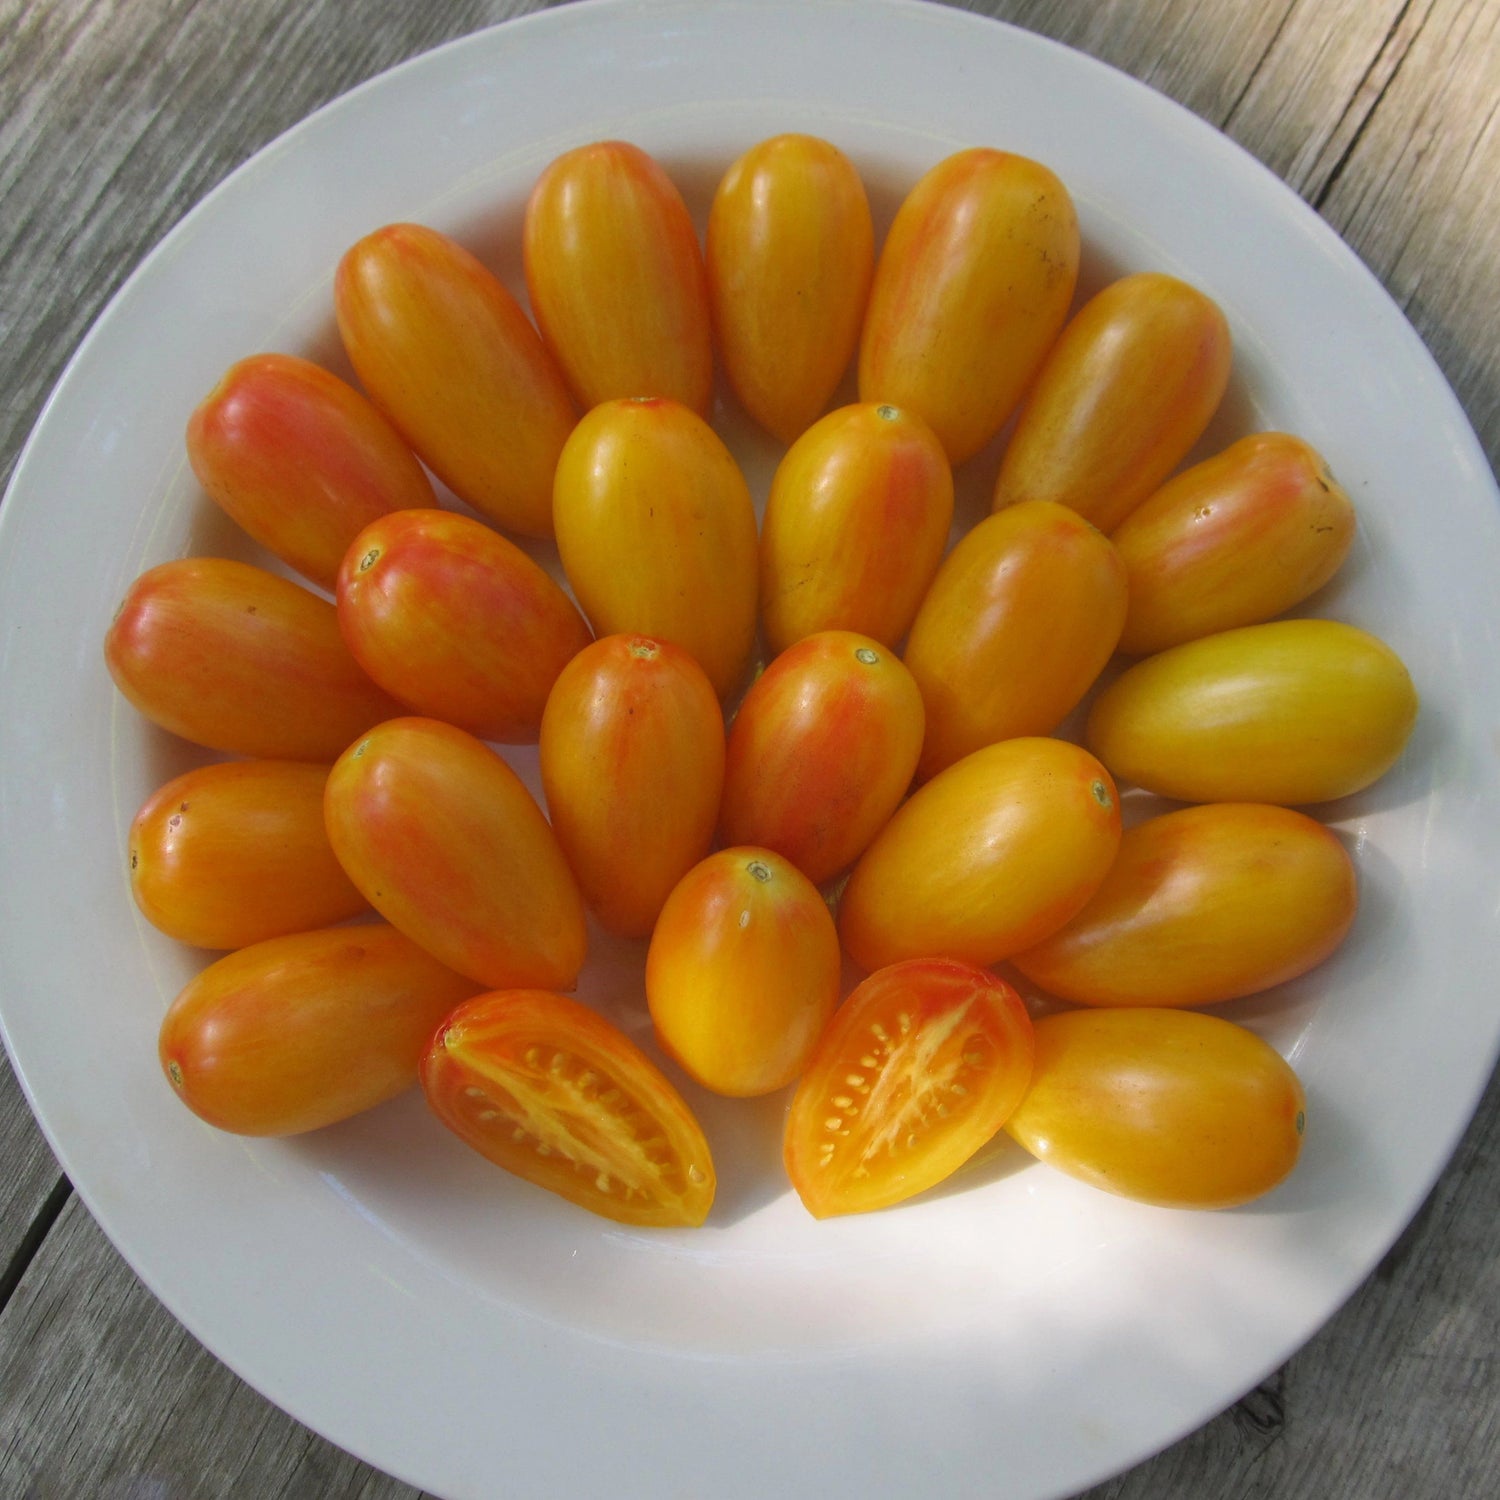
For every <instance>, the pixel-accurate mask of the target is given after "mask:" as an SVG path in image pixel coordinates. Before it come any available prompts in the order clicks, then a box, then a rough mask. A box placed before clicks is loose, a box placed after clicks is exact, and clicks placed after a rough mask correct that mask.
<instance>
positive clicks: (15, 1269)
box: [0, 1176, 73, 1313]
mask: <svg viewBox="0 0 1500 1500" xmlns="http://www.w3.org/2000/svg"><path fill="white" fill-rule="evenodd" d="M72 1196H73V1184H72V1183H71V1182H69V1181H68V1179H67V1178H66V1177H62V1176H60V1177H59V1178H58V1179H57V1181H56V1182H55V1183H53V1185H52V1191H51V1192H50V1193H48V1194H47V1196H46V1197H45V1198H44V1199H43V1200H42V1206H41V1207H40V1208H39V1209H38V1210H37V1211H36V1215H35V1217H34V1218H33V1219H32V1221H31V1223H30V1224H29V1225H27V1228H26V1233H25V1234H23V1235H22V1236H21V1243H20V1244H19V1245H17V1246H16V1248H15V1251H14V1252H13V1254H12V1255H11V1257H10V1261H9V1263H8V1264H7V1265H6V1267H5V1269H4V1270H3V1271H0V1313H3V1312H4V1311H5V1309H6V1307H7V1306H8V1305H9V1304H10V1299H11V1297H12V1296H13V1295H14V1294H15V1290H16V1288H17V1287H18V1286H20V1284H21V1278H22V1277H23V1276H25V1274H26V1271H27V1268H28V1267H29V1266H30V1265H31V1263H32V1261H33V1260H35V1259H36V1253H37V1251H38V1250H40V1249H41V1248H42V1242H43V1241H44V1240H45V1239H46V1238H47V1236H48V1235H49V1234H50V1233H51V1232H52V1226H53V1225H54V1224H55V1223H56V1222H57V1216H58V1215H59V1214H60V1213H61V1212H62V1211H63V1209H64V1207H65V1206H66V1205H67V1202H68V1199H69V1198H71V1197H72Z"/></svg>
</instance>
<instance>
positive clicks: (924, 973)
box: [783, 958, 1032, 1219]
mask: <svg viewBox="0 0 1500 1500" xmlns="http://www.w3.org/2000/svg"><path fill="white" fill-rule="evenodd" d="M1031 1068H1032V1024H1031V1017H1030V1016H1029V1015H1028V1013H1027V1010H1026V1007H1025V1006H1024V1005H1023V1004H1022V1003H1021V997H1020V996H1019V995H1017V994H1016V992H1015V991H1014V990H1013V989H1012V988H1011V987H1010V986H1009V985H1008V984H1006V983H1005V982H1004V980H1001V979H997V978H996V977H995V976H994V975H993V974H990V973H987V972H986V971H985V970H983V969H977V968H973V967H971V966H970V965H968V964H963V963H957V962H955V961H954V960H952V959H946V958H923V959H913V960H910V961H908V962H906V963H899V964H893V965H892V966H890V967H889V968H884V969H881V970H879V971H878V972H876V973H874V974H871V975H870V976H869V978H867V979H866V980H865V981H864V982H863V983H862V984H860V985H859V986H858V987H857V988H856V989H855V990H854V992H853V993H852V994H851V995H850V996H849V998H848V999H847V1000H846V1001H845V1002H844V1003H843V1005H842V1006H841V1007H840V1008H839V1010H838V1012H837V1013H836V1014H835V1016H834V1018H833V1020H832V1022H831V1023H830V1024H829V1026H828V1028H827V1030H826V1031H825V1032H824V1033H823V1036H822V1038H821V1039H820V1041H819V1042H818V1046H817V1050H816V1051H815V1052H814V1054H813V1057H812V1061H811V1062H810V1063H809V1065H808V1068H807V1071H806V1073H805V1074H804V1075H803V1078H802V1082H801V1083H800V1084H799V1085H798V1087H797V1092H796V1094H795V1096H794V1097H793V1099H792V1107H791V1110H790V1111H789V1112H788V1114H787V1122H786V1135H785V1144H784V1150H783V1154H784V1160H785V1163H786V1170H787V1175H788V1176H789V1177H790V1178H791V1180H792V1186H793V1187H795V1188H796V1190H797V1195H798V1197H800V1198H801V1199H802V1202H803V1204H804V1205H805V1206H806V1208H807V1209H808V1211H809V1212H810V1213H812V1214H813V1215H814V1216H815V1217H817V1218H819V1219H826V1218H829V1217H831V1216H833V1215H835V1214H847V1213H865V1212H868V1211H869V1210H871V1209H877V1208H886V1207H889V1206H890V1205H891V1204H893V1203H900V1202H902V1201H904V1200H905V1199H907V1198H910V1197H912V1196H913V1195H914V1194H916V1193H920V1192H923V1191H925V1190H926V1189H927V1188H930V1187H934V1186H936V1185H937V1184H938V1183H939V1182H941V1181H942V1180H943V1179H944V1178H946V1177H948V1176H950V1175H951V1174H952V1173H953V1172H955V1171H957V1169H958V1168H959V1167H961V1166H962V1165H963V1164H964V1162H966V1161H967V1160H968V1159H969V1158H970V1157H971V1156H972V1155H973V1154H974V1153H975V1152H976V1151H977V1150H978V1149H979V1148H980V1147H981V1146H983V1145H984V1144H985V1142H986V1141H988V1140H989V1139H990V1138H991V1137H992V1136H993V1135H994V1134H995V1132H996V1131H997V1130H999V1129H1000V1127H1001V1126H1002V1125H1003V1124H1004V1123H1005V1121H1006V1120H1007V1119H1008V1118H1009V1117H1010V1113H1011V1111H1012V1110H1013V1109H1014V1108H1015V1107H1016V1105H1017V1104H1018V1103H1019V1102H1020V1100H1021V1097H1022V1095H1023V1094H1024V1093H1025V1092H1026V1086H1027V1084H1028V1082H1029V1081H1030V1078H1031Z"/></svg>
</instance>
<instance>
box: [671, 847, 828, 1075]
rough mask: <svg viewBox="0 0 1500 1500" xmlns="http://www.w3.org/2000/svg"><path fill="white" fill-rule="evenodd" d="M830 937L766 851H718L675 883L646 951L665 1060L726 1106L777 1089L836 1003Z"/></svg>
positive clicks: (797, 1069) (812, 902)
mask: <svg viewBox="0 0 1500 1500" xmlns="http://www.w3.org/2000/svg"><path fill="white" fill-rule="evenodd" d="M841 970H842V961H841V959H840V956H839V938H838V933H837V931H836V930H835V929H834V925H833V918H832V917H831V916H829V914H828V907H827V906H826V905H825V904H824V902H823V898H822V896H820V895H819V894H818V889H817V887H816V886H815V885H813V884H812V882H811V881H809V880H808V879H807V877H806V876H805V875H803V874H801V873H800V872H799V871H798V870H797V869H796V868H795V867H794V866H793V865H791V864H789V863H788V862H787V861H786V860H784V859H782V858H781V857H780V856H779V855H777V854H775V853H773V852H772V851H771V850H769V849H753V848H739V849H722V850H720V851H719V853H717V854H711V855H709V857H708V858H707V859H705V860H704V861H703V862H702V863H701V864H697V865H695V866H694V867H693V868H692V869H691V870H689V871H688V873H687V874H686V875H684V876H683V877H682V879H681V881H679V882H678V884H677V886H676V888H675V889H674V890H673V891H672V894H671V895H670V896H669V897H668V898H667V904H666V905H665V906H664V907H663V908H662V913H661V916H660V917H659V918H658V919H657V923H656V930H655V931H654V932H653V933H652V934H651V948H650V951H649V952H648V953H647V955H646V1001H647V1004H648V1005H649V1006H650V1007H651V1020H652V1024H653V1025H654V1026H655V1027H656V1038H657V1041H659V1042H660V1043H661V1045H662V1048H663V1050H665V1051H666V1053H667V1054H668V1056H670V1057H672V1058H674V1059H675V1060H676V1061H677V1062H678V1063H680V1064H681V1065H682V1067H683V1069H684V1070H685V1071H686V1072H687V1073H688V1074H689V1075H690V1076H691V1077H693V1078H695V1079H696V1080H697V1081H698V1082H699V1083H701V1084H702V1085H703V1086H704V1087H705V1088H708V1089H712V1090H713V1091H714V1092H715V1093H719V1094H728V1095H731V1096H733V1097H735V1098H748V1097H751V1096H753V1095H756V1094H769V1093H771V1092H772V1091H773V1090H774V1089H779V1088H783V1087H785V1086H786V1085H787V1084H788V1083H790V1082H791V1081H792V1080H793V1079H794V1078H795V1077H797V1075H798V1074H799V1073H801V1071H802V1069H803V1067H804V1066H805V1065H806V1063H807V1059H808V1056H809V1054H810V1053H811V1052H812V1049H813V1047H814V1045H815V1044H816V1042H817V1040H818V1036H819V1034H820V1033H821V1032H822V1030H823V1027H824V1025H825V1024H826V1023H827V1021H828V1018H829V1016H831V1015H832V1014H833V1011H834V1007H835V1006H836V1005H837V1004H838V1003H839V978H840V974H841Z"/></svg>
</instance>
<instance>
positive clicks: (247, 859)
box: [130, 760, 365, 948]
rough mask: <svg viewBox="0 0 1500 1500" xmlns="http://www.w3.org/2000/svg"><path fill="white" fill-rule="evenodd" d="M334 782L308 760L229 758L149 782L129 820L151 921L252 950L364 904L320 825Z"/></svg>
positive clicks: (210, 944)
mask: <svg viewBox="0 0 1500 1500" xmlns="http://www.w3.org/2000/svg"><path fill="white" fill-rule="evenodd" d="M327 780H328V770H327V768H326V767H324V766H315V765H308V764H306V763H304V762H301V761H277V760H249V761H226V762H224V763H223V764H221V765H212V766H202V767H200V768H199V769H198V770H196V771H188V772H186V773H185V774H184V775H182V776H176V777H173V779H172V780H171V781H169V782H167V784H166V785H165V786H163V787H160V788H159V789H158V790H157V791H155V792H153V793H152V794H151V796H149V797H148V798H147V799H146V801H145V802H144V803H143V804H142V806H141V809H140V811H139V812H138V813H136V815H135V819H134V821H133V822H132V823H131V825H130V889H131V892H132V894H133V895H134V896H135V902H136V905H137V906H138V907H140V909H141V912H142V914H143V915H144V916H145V917H146V919H147V921H149V922H151V923H152V924H153V925H154V926H156V927H159V928H160V929H161V930H162V931H163V932H165V933H166V934H167V935H168V936H169V937H174V938H176V939H177V940H178V941H179V942H183V943H191V944H192V945H193V946H194V947H197V948H244V947H248V946H249V945H250V944H251V943H259V942H262V941H264V940H265V939H266V938H273V937H283V936H285V935H286V934H288V933H293V932H310V931H311V930H312V929H313V928H315V927H329V926H332V925H333V923H335V922H341V921H343V920H344V919H345V918H346V917H352V916H354V915H355V913H357V912H360V911H363V910H364V907H365V899H364V897H363V896H361V895H360V893H359V892H358V890H356V889H355V887H354V885H353V884H352V883H351V881H350V880H349V877H348V876H347V875H345V874H344V871H343V867H342V866H341V865H340V864H339V862H338V860H337V859H335V858H334V854H333V849H332V848H331V847H330V845H329V843H328V835H327V833H326V832H325V831H324V828H323V787H324V784H325V783H326V782H327Z"/></svg>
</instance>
